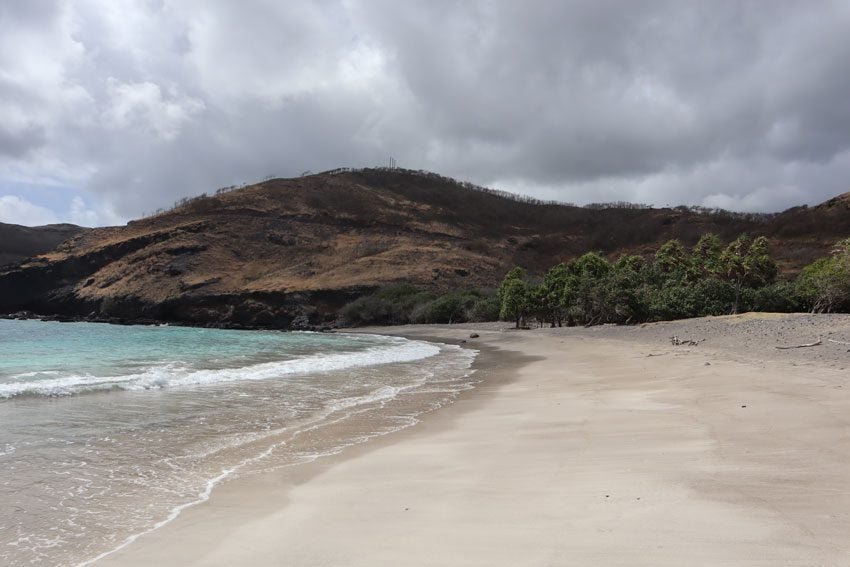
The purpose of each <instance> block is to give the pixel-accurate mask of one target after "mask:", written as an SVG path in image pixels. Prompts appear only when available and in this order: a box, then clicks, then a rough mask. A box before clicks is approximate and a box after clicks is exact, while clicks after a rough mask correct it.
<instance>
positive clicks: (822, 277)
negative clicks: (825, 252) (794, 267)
mask: <svg viewBox="0 0 850 567" xmlns="http://www.w3.org/2000/svg"><path fill="white" fill-rule="evenodd" d="M797 291H798V293H799V294H800V295H801V296H802V297H803V299H804V301H805V302H806V303H807V304H808V305H810V306H811V307H810V309H811V311H812V313H829V312H831V311H833V310H834V309H836V308H838V307H840V306H841V305H842V304H846V303H848V302H850V238H847V239H844V240H841V241H839V242H838V243H836V245H835V248H834V249H833V251H832V256H830V257H829V258H821V259H819V260H816V261H814V262H812V263H811V264H809V265H808V266H806V267H805V268H803V271H802V272H801V273H800V277H799V278H797Z"/></svg>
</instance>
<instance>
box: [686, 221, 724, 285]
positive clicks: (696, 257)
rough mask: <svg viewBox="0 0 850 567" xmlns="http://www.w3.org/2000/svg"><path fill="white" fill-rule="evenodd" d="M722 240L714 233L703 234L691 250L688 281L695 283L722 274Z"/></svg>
mask: <svg viewBox="0 0 850 567" xmlns="http://www.w3.org/2000/svg"><path fill="white" fill-rule="evenodd" d="M720 254H721V244H720V238H719V237H718V236H717V235H716V234H714V233H713V232H707V233H705V234H703V235H702V236H701V237H700V239H699V241H698V242H697V243H696V244H695V245H694V247H693V248H692V249H691V261H690V266H689V270H688V280H690V281H692V282H695V281H699V280H701V279H704V278H707V277H712V276H715V275H717V274H718V273H719V272H720V269H721V268H720Z"/></svg>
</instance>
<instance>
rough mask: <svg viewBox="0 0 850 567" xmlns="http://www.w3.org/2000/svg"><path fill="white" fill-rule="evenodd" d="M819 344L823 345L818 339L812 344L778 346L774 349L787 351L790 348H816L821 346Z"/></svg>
mask: <svg viewBox="0 0 850 567" xmlns="http://www.w3.org/2000/svg"><path fill="white" fill-rule="evenodd" d="M821 344H823V342H822V341H821V340H820V339H818V340H816V341H815V342H813V343H806V344H802V345H790V346H778V347H776V348H778V349H780V350H787V349H790V348H806V347H813V346H818V345H821Z"/></svg>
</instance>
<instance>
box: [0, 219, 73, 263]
mask: <svg viewBox="0 0 850 567" xmlns="http://www.w3.org/2000/svg"><path fill="white" fill-rule="evenodd" d="M84 230H87V229H85V228H83V227H80V226H77V225H75V224H48V225H46V226H21V225H17V224H6V223H2V222H0V266H5V265H7V264H13V263H16V262H20V261H21V260H23V259H25V258H29V257H30V256H37V255H38V254H44V253H45V252H49V251H50V250H53V249H54V248H56V246H57V245H58V244H59V243H60V242H62V241H64V240H67V239H69V238H71V237H72V236H74V235H76V234H79V233H80V232H82V231H84Z"/></svg>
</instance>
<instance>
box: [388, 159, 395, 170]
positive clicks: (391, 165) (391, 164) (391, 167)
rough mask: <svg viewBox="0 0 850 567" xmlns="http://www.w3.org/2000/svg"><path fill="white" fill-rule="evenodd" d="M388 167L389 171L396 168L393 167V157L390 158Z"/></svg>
mask: <svg viewBox="0 0 850 567" xmlns="http://www.w3.org/2000/svg"><path fill="white" fill-rule="evenodd" d="M389 167H390V169H395V167H396V166H395V158H394V157H393V156H390V165H389Z"/></svg>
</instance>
